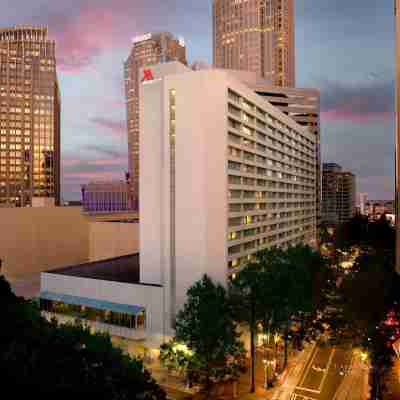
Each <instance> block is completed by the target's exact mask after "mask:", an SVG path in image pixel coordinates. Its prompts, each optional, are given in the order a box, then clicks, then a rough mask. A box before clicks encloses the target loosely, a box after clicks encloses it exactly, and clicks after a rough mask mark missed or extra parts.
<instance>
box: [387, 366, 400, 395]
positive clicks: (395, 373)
mask: <svg viewBox="0 0 400 400" xmlns="http://www.w3.org/2000/svg"><path fill="white" fill-rule="evenodd" d="M385 385H386V388H387V391H386V393H385V394H384V396H383V398H384V400H400V360H398V359H396V360H395V362H394V364H393V367H392V369H391V370H390V372H389V373H388V375H387V377H386V380H385Z"/></svg>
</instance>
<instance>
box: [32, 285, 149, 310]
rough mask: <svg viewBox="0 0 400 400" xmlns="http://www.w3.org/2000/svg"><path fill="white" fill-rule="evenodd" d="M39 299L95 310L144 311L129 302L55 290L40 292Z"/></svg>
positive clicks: (142, 308)
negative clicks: (81, 295)
mask: <svg viewBox="0 0 400 400" xmlns="http://www.w3.org/2000/svg"><path fill="white" fill-rule="evenodd" d="M39 298H40V299H43V300H50V301H58V302H60V303H65V304H71V305H77V306H85V307H90V308H95V309H97V310H106V311H113V312H116V313H120V314H128V315H138V314H140V313H141V312H142V311H144V310H145V309H144V307H141V306H137V305H130V304H119V303H113V302H111V301H106V300H97V299H89V298H87V297H79V296H71V295H69V294H63V293H55V292H47V291H45V292H40V295H39Z"/></svg>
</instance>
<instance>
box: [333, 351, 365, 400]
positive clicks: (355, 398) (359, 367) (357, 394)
mask: <svg viewBox="0 0 400 400" xmlns="http://www.w3.org/2000/svg"><path fill="white" fill-rule="evenodd" d="M368 375H369V366H368V365H366V364H365V363H364V362H362V361H361V360H360V358H359V357H357V356H353V358H352V360H351V364H350V372H349V373H348V374H346V376H345V377H344V379H343V382H342V383H341V385H340V387H339V389H338V391H337V392H336V395H335V397H334V400H367V399H368V398H369V385H368Z"/></svg>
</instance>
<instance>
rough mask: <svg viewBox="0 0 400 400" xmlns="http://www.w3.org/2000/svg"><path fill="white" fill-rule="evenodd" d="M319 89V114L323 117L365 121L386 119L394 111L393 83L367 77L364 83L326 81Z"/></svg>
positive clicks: (357, 121)
mask: <svg viewBox="0 0 400 400" xmlns="http://www.w3.org/2000/svg"><path fill="white" fill-rule="evenodd" d="M323 86H325V87H323V88H322V89H321V115H322V118H323V119H325V120H341V121H348V122H354V123H358V124H365V123H368V122H370V121H374V120H375V121H376V120H389V119H392V118H393V115H394V114H393V113H394V83H393V82H392V81H381V80H378V81H368V82H365V83H364V84H354V85H350V84H346V85H344V84H342V83H339V82H327V83H325V84H324V85H323Z"/></svg>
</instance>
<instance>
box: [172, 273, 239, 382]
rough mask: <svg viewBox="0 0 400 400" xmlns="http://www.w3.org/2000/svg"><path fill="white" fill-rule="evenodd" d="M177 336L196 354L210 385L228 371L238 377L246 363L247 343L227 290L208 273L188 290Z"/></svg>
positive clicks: (179, 317)
mask: <svg viewBox="0 0 400 400" xmlns="http://www.w3.org/2000/svg"><path fill="white" fill-rule="evenodd" d="M175 329H176V340H177V341H179V342H182V343H184V344H185V345H186V346H187V347H188V348H189V349H190V350H191V351H193V353H194V354H195V357H196V360H197V362H196V365H197V366H198V371H197V372H198V373H199V374H200V376H203V377H204V381H205V384H206V386H207V387H208V386H210V383H211V380H212V379H214V380H217V379H221V378H224V377H226V376H227V375H229V376H232V377H237V376H238V375H239V372H240V371H241V370H242V369H243V367H244V347H243V344H242V343H241V342H240V340H239V337H240V335H239V334H238V332H237V331H236V325H235V323H234V321H233V318H232V314H231V309H230V307H229V302H228V297H227V293H226V290H225V288H224V287H223V286H221V285H219V284H215V283H214V282H213V281H212V280H211V279H210V278H209V277H208V276H207V275H205V276H204V277H203V278H202V279H201V280H200V281H198V282H196V283H195V284H194V285H193V286H192V287H191V288H190V289H189V290H188V292H187V301H186V303H185V304H184V307H183V309H182V310H181V311H180V312H179V313H178V315H177V318H176V328H175Z"/></svg>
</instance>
